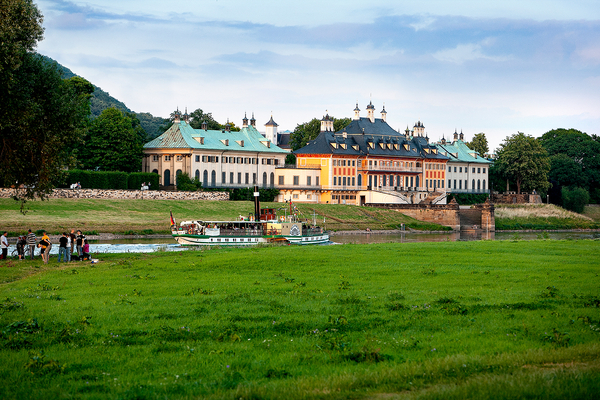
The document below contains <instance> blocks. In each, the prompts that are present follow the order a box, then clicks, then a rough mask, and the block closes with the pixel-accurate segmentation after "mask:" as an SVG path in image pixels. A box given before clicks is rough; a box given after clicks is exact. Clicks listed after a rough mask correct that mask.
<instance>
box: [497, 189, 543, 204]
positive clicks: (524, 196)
mask: <svg viewBox="0 0 600 400" xmlns="http://www.w3.org/2000/svg"><path fill="white" fill-rule="evenodd" d="M492 202H493V203H498V204H542V198H541V197H540V195H539V194H532V193H521V194H516V193H513V192H508V193H493V194H492Z"/></svg>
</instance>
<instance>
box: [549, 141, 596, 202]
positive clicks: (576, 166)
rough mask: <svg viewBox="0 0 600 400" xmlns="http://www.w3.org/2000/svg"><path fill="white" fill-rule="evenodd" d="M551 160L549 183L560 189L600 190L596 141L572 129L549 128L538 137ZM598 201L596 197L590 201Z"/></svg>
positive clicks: (592, 192) (592, 191)
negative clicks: (554, 182) (567, 187)
mask: <svg viewBox="0 0 600 400" xmlns="http://www.w3.org/2000/svg"><path fill="white" fill-rule="evenodd" d="M540 142H541V143H542V146H544V148H545V149H546V150H547V151H548V154H549V155H550V157H551V160H552V168H551V169H550V180H552V181H556V182H558V183H559V184H560V185H561V186H570V187H576V186H579V187H583V188H586V189H588V190H589V192H590V193H591V194H594V193H596V192H597V191H598V190H599V189H600V140H598V137H597V136H595V135H591V136H590V135H588V134H587V133H584V132H581V131H578V130H576V129H553V130H551V131H548V132H546V133H545V134H544V135H542V137H541V138H540ZM593 199H594V201H599V200H600V198H596V197H594V198H593Z"/></svg>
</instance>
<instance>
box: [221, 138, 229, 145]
mask: <svg viewBox="0 0 600 400" xmlns="http://www.w3.org/2000/svg"><path fill="white" fill-rule="evenodd" d="M221 143H223V144H224V145H225V146H229V139H221Z"/></svg>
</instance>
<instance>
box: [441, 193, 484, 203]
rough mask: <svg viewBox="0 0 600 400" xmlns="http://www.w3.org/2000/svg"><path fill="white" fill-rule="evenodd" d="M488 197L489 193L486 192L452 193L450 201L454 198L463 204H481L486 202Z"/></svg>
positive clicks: (449, 196) (449, 197)
mask: <svg viewBox="0 0 600 400" xmlns="http://www.w3.org/2000/svg"><path fill="white" fill-rule="evenodd" d="M488 197H489V195H487V194H485V193H481V194H475V193H452V194H449V195H448V203H449V202H450V201H452V199H456V202H457V203H458V204H460V205H463V206H466V205H471V204H481V203H485V201H486V200H487V198H488Z"/></svg>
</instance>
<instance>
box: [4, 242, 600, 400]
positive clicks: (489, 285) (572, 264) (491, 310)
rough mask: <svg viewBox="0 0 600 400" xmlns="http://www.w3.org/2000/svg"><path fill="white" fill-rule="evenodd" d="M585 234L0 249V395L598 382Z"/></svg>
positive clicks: (461, 391) (554, 394)
mask: <svg viewBox="0 0 600 400" xmlns="http://www.w3.org/2000/svg"><path fill="white" fill-rule="evenodd" d="M599 261H600V247H599V246H598V242H597V241H530V242H519V241H517V242H510V241H496V242H491V241H480V242H452V243H446V242H442V243H418V244H378V245H339V246H313V247H310V248H305V247H292V246H280V247H257V248H247V249H211V250H208V251H183V252H177V253H159V254H141V255H106V256H104V255H103V256H102V258H101V262H100V263H99V264H93V265H92V264H89V263H85V264H84V263H81V264H78V263H75V264H60V265H58V264H57V263H56V261H55V259H53V260H52V261H51V263H50V264H49V265H46V266H45V265H43V264H41V262H40V261H23V262H16V261H11V262H3V263H0V267H1V268H0V282H3V283H2V284H0V299H2V303H1V306H0V330H1V336H0V342H1V344H2V346H0V377H1V380H2V382H3V384H2V385H0V398H3V399H41V398H78V399H100V398H102V399H105V398H109V399H164V398H168V399H195V398H208V399H280V398H286V399H347V398H353V399H363V398H364V399H395V398H426V399H464V398H496V399H498V398H499V399H512V398H536V399H565V398H570V399H580V398H590V399H591V398H597V395H598V393H600V361H599V360H600V344H599V343H600V340H599V339H600V308H599V307H600V293H599V284H600V278H599V277H598V273H599V271H598V265H599Z"/></svg>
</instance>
